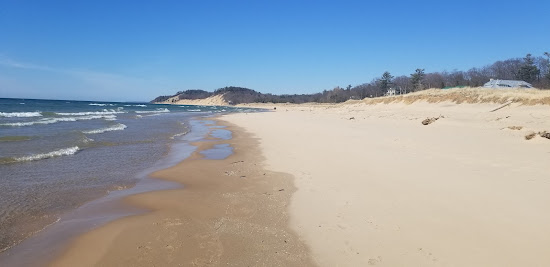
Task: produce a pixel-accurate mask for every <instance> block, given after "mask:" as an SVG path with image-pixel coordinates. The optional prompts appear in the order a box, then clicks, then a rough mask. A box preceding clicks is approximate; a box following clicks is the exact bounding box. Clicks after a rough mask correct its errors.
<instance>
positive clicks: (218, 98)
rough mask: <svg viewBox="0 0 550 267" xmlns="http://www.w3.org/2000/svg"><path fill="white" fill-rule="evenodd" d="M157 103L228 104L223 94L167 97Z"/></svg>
mask: <svg viewBox="0 0 550 267" xmlns="http://www.w3.org/2000/svg"><path fill="white" fill-rule="evenodd" d="M158 104H172V105H197V106H228V105H229V103H227V101H225V99H224V98H223V95H214V96H211V97H208V98H204V99H193V100H191V99H179V98H178V97H177V96H175V97H171V98H168V100H166V101H163V102H159V103H158Z"/></svg>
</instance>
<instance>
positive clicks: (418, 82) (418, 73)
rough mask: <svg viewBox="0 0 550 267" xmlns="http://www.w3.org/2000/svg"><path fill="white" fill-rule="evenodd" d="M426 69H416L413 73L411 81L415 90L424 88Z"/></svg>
mask: <svg viewBox="0 0 550 267" xmlns="http://www.w3.org/2000/svg"><path fill="white" fill-rule="evenodd" d="M424 76H426V74H424V69H416V70H415V72H414V73H413V74H411V83H412V86H413V88H414V90H415V91H417V90H422V89H423V88H422V81H423V80H424Z"/></svg>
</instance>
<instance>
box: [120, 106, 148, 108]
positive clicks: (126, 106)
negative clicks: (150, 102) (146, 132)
mask: <svg viewBox="0 0 550 267" xmlns="http://www.w3.org/2000/svg"><path fill="white" fill-rule="evenodd" d="M124 106H125V107H142V108H146V107H147V105H124Z"/></svg>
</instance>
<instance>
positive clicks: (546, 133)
mask: <svg viewBox="0 0 550 267" xmlns="http://www.w3.org/2000/svg"><path fill="white" fill-rule="evenodd" d="M539 135H540V137H544V138H546V139H550V133H548V132H546V131H542V132H539Z"/></svg>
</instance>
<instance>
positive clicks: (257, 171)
mask: <svg viewBox="0 0 550 267" xmlns="http://www.w3.org/2000/svg"><path fill="white" fill-rule="evenodd" d="M226 129H229V130H231V131H232V132H233V137H232V139H231V140H229V141H225V140H216V139H212V140H209V141H205V142H200V143H195V145H197V146H198V149H197V151H196V152H195V153H194V154H193V155H192V156H191V157H190V158H188V159H186V160H185V161H183V162H182V163H180V164H178V165H177V166H175V167H172V168H169V169H165V170H162V171H159V172H156V173H153V174H152V176H153V177H155V178H159V179H164V180H169V181H174V182H178V183H182V184H184V188H183V189H174V190H165V191H155V192H149V193H144V194H138V195H133V196H130V197H127V198H126V199H125V201H126V202H127V203H129V204H131V205H135V206H138V207H140V208H145V209H148V210H150V211H151V212H149V213H146V214H144V215H139V216H131V217H126V218H123V219H120V220H117V221H114V222H112V223H109V224H107V225H105V226H103V227H100V228H97V229H95V230H93V231H91V232H89V233H87V234H84V235H82V236H80V237H78V238H76V239H75V240H74V241H73V242H72V244H70V245H69V247H70V249H68V250H67V251H66V252H65V253H63V255H61V256H60V257H59V258H58V259H57V260H55V261H53V262H52V263H50V264H49V265H50V266H220V265H230V266H272V265H276V266H308V265H312V263H311V262H312V261H311V259H310V257H309V252H308V249H307V247H306V246H305V244H304V243H303V242H302V241H301V240H300V239H299V237H298V236H297V234H296V233H295V232H294V231H292V230H291V229H290V228H289V224H288V214H287V205H288V203H289V201H290V196H291V195H292V193H293V192H294V191H295V187H294V185H293V183H292V177H291V176H290V175H288V174H284V173H277V172H272V171H268V170H264V169H263V168H262V166H263V161H264V160H263V157H262V156H261V155H260V152H259V150H258V149H259V148H258V141H257V140H256V139H255V138H253V137H251V136H250V135H249V134H247V133H245V132H243V131H242V130H239V128H237V127H236V126H229V127H228V128H226ZM218 144H230V145H231V146H232V147H233V154H232V155H231V156H230V157H228V158H226V159H222V160H209V159H204V156H203V155H202V154H201V153H200V152H201V151H205V150H208V149H211V148H213V147H214V146H215V145H218Z"/></svg>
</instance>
